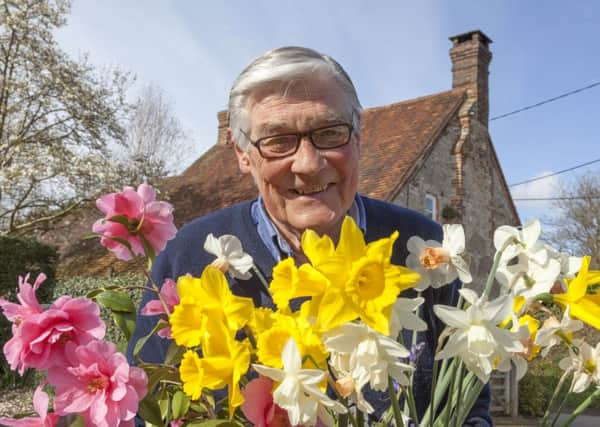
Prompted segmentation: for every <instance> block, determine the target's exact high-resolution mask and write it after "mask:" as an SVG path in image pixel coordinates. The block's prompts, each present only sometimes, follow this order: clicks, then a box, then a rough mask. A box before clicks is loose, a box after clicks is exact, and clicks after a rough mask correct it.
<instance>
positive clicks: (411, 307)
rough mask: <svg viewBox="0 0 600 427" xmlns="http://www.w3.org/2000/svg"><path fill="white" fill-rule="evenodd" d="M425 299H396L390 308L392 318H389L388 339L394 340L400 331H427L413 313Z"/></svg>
mask: <svg viewBox="0 0 600 427" xmlns="http://www.w3.org/2000/svg"><path fill="white" fill-rule="evenodd" d="M424 301H425V298H423V297H417V298H398V299H397V300H396V302H395V303H394V305H393V307H392V317H391V318H390V337H392V338H396V337H398V334H400V332H401V331H402V329H410V330H413V331H425V330H427V323H425V322H424V321H423V320H422V319H421V318H420V317H419V316H418V315H416V314H415V311H417V309H418V308H419V306H421V304H423V302H424Z"/></svg>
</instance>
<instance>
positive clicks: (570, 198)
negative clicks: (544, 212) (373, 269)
mask: <svg viewBox="0 0 600 427" xmlns="http://www.w3.org/2000/svg"><path fill="white" fill-rule="evenodd" d="M584 199H589V200H597V199H600V196H592V197H589V196H588V197H583V196H573V197H530V198H518V199H513V200H514V201H515V202H541V201H551V200H584Z"/></svg>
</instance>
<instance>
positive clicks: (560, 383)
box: [541, 370, 571, 427]
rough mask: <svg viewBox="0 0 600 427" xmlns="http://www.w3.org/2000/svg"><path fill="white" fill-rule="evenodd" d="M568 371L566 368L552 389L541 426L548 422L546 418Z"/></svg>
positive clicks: (543, 426)
mask: <svg viewBox="0 0 600 427" xmlns="http://www.w3.org/2000/svg"><path fill="white" fill-rule="evenodd" d="M570 373H571V371H570V370H567V371H565V373H564V374H563V375H562V377H560V380H559V381H558V385H557V386H556V388H555V389H554V393H553V394H552V398H550V403H549V404H548V407H547V408H546V412H545V413H544V418H542V423H541V427H545V426H546V425H547V424H548V418H549V417H550V414H551V412H552V406H554V402H556V399H557V397H558V395H559V393H560V391H561V390H562V388H563V385H564V383H565V380H566V379H567V377H568V376H569V374H570Z"/></svg>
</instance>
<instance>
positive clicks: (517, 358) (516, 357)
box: [496, 314, 532, 381]
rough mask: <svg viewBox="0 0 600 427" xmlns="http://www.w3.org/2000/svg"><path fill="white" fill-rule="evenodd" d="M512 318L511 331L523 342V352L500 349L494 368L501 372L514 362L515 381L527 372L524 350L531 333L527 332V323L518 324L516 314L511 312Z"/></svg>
mask: <svg viewBox="0 0 600 427" xmlns="http://www.w3.org/2000/svg"><path fill="white" fill-rule="evenodd" d="M512 317H513V320H512V324H513V326H512V328H511V331H512V332H514V333H515V335H516V337H517V339H518V340H519V341H521V344H523V352H522V353H509V352H504V350H503V349H500V354H501V355H502V356H501V357H500V358H499V362H497V366H496V369H498V370H499V371H501V372H508V371H510V370H511V369H512V366H513V364H514V366H515V376H516V378H517V381H519V380H521V378H523V377H524V376H525V374H526V373H527V359H526V354H525V353H526V352H527V350H528V347H530V346H531V341H532V339H531V334H530V332H529V326H528V325H527V324H523V325H520V324H519V319H518V318H517V316H516V315H514V314H513V316H512Z"/></svg>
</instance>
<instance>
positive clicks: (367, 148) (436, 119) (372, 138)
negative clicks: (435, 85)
mask: <svg viewBox="0 0 600 427" xmlns="http://www.w3.org/2000/svg"><path fill="white" fill-rule="evenodd" d="M464 97H465V92H464V90H460V89H459V90H452V91H448V92H442V93H439V94H436V95H431V96H426V97H422V98H416V99H411V100H410V101H405V102H399V103H397V104H391V105H384V106H382V107H375V108H369V109H366V110H364V111H363V114H362V116H361V120H362V123H361V142H362V150H361V162H360V184H359V191H360V192H361V193H362V194H365V195H368V196H371V197H374V198H377V199H384V200H389V199H391V198H392V196H393V194H395V193H396V192H397V191H398V189H399V188H401V187H402V186H403V185H404V184H405V183H406V181H407V179H408V178H409V177H410V175H411V172H413V171H414V170H415V169H417V168H418V167H419V166H420V164H421V163H422V161H423V160H424V158H425V156H424V155H425V153H427V152H428V151H429V149H430V148H431V147H432V145H433V143H434V142H435V141H436V140H437V138H438V136H439V135H440V133H441V132H442V131H443V130H444V128H445V127H446V125H447V123H448V121H449V120H450V119H451V118H452V117H453V116H454V113H455V112H456V111H457V110H458V108H459V107H460V105H461V103H462V101H463V100H464Z"/></svg>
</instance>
